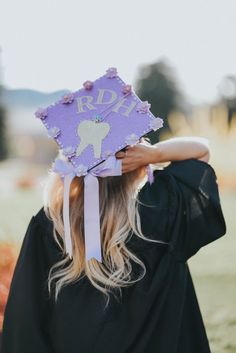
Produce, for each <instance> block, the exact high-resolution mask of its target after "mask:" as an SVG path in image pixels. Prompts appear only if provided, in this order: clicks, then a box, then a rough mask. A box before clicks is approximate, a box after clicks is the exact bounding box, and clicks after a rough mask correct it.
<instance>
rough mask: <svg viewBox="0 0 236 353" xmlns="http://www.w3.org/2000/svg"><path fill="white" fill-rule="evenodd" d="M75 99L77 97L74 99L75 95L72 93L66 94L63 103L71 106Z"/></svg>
mask: <svg viewBox="0 0 236 353" xmlns="http://www.w3.org/2000/svg"><path fill="white" fill-rule="evenodd" d="M74 98H75V97H74V93H72V92H70V93H67V94H65V95H64V96H63V97H62V100H61V102H62V103H63V104H70V103H72V102H73V100H74Z"/></svg>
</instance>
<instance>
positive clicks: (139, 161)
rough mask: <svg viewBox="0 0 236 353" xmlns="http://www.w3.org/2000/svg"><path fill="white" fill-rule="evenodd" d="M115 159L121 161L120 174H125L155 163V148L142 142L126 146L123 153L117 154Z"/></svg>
mask: <svg viewBox="0 0 236 353" xmlns="http://www.w3.org/2000/svg"><path fill="white" fill-rule="evenodd" d="M116 158H117V159H122V173H127V172H131V171H133V170H135V169H137V168H139V167H142V166H147V165H148V164H149V163H157V159H158V158H157V148H156V147H154V146H152V145H150V144H149V143H148V142H146V141H143V142H140V143H138V144H137V145H134V146H127V147H126V151H125V152H123V151H122V152H121V151H120V152H117V153H116Z"/></svg>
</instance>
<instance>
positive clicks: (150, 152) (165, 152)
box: [116, 137, 210, 173]
mask: <svg viewBox="0 0 236 353" xmlns="http://www.w3.org/2000/svg"><path fill="white" fill-rule="evenodd" d="M116 157H117V158H121V159H122V172H123V173H126V172H130V171H132V170H134V169H136V168H139V167H141V166H145V165H148V164H149V163H151V164H155V163H164V162H169V161H179V160H184V159H190V158H196V159H199V160H202V161H205V162H208V161H209V158H210V151H209V143H208V140H207V139H206V138H203V137H174V138H171V139H168V140H165V141H161V142H158V143H156V144H155V145H150V144H148V143H147V142H142V143H139V144H137V145H134V146H128V147H127V151H126V152H118V153H116Z"/></svg>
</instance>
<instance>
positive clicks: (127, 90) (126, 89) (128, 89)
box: [122, 85, 132, 94]
mask: <svg viewBox="0 0 236 353" xmlns="http://www.w3.org/2000/svg"><path fill="white" fill-rule="evenodd" d="M131 91H132V86H131V85H125V86H123V88H122V92H123V93H124V94H129V93H131Z"/></svg>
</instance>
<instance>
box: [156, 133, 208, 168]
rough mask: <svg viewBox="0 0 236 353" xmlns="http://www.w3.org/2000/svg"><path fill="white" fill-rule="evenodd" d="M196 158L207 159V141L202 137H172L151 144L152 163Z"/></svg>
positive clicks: (206, 160)
mask: <svg viewBox="0 0 236 353" xmlns="http://www.w3.org/2000/svg"><path fill="white" fill-rule="evenodd" d="M189 158H196V159H199V160H202V161H205V162H208V161H209V158H210V151H209V142H208V140H207V139H206V138H203V137H174V138H171V139H169V140H165V141H161V142H158V143H157V144H155V145H153V149H152V163H158V162H168V161H179V160H184V159H189Z"/></svg>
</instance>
